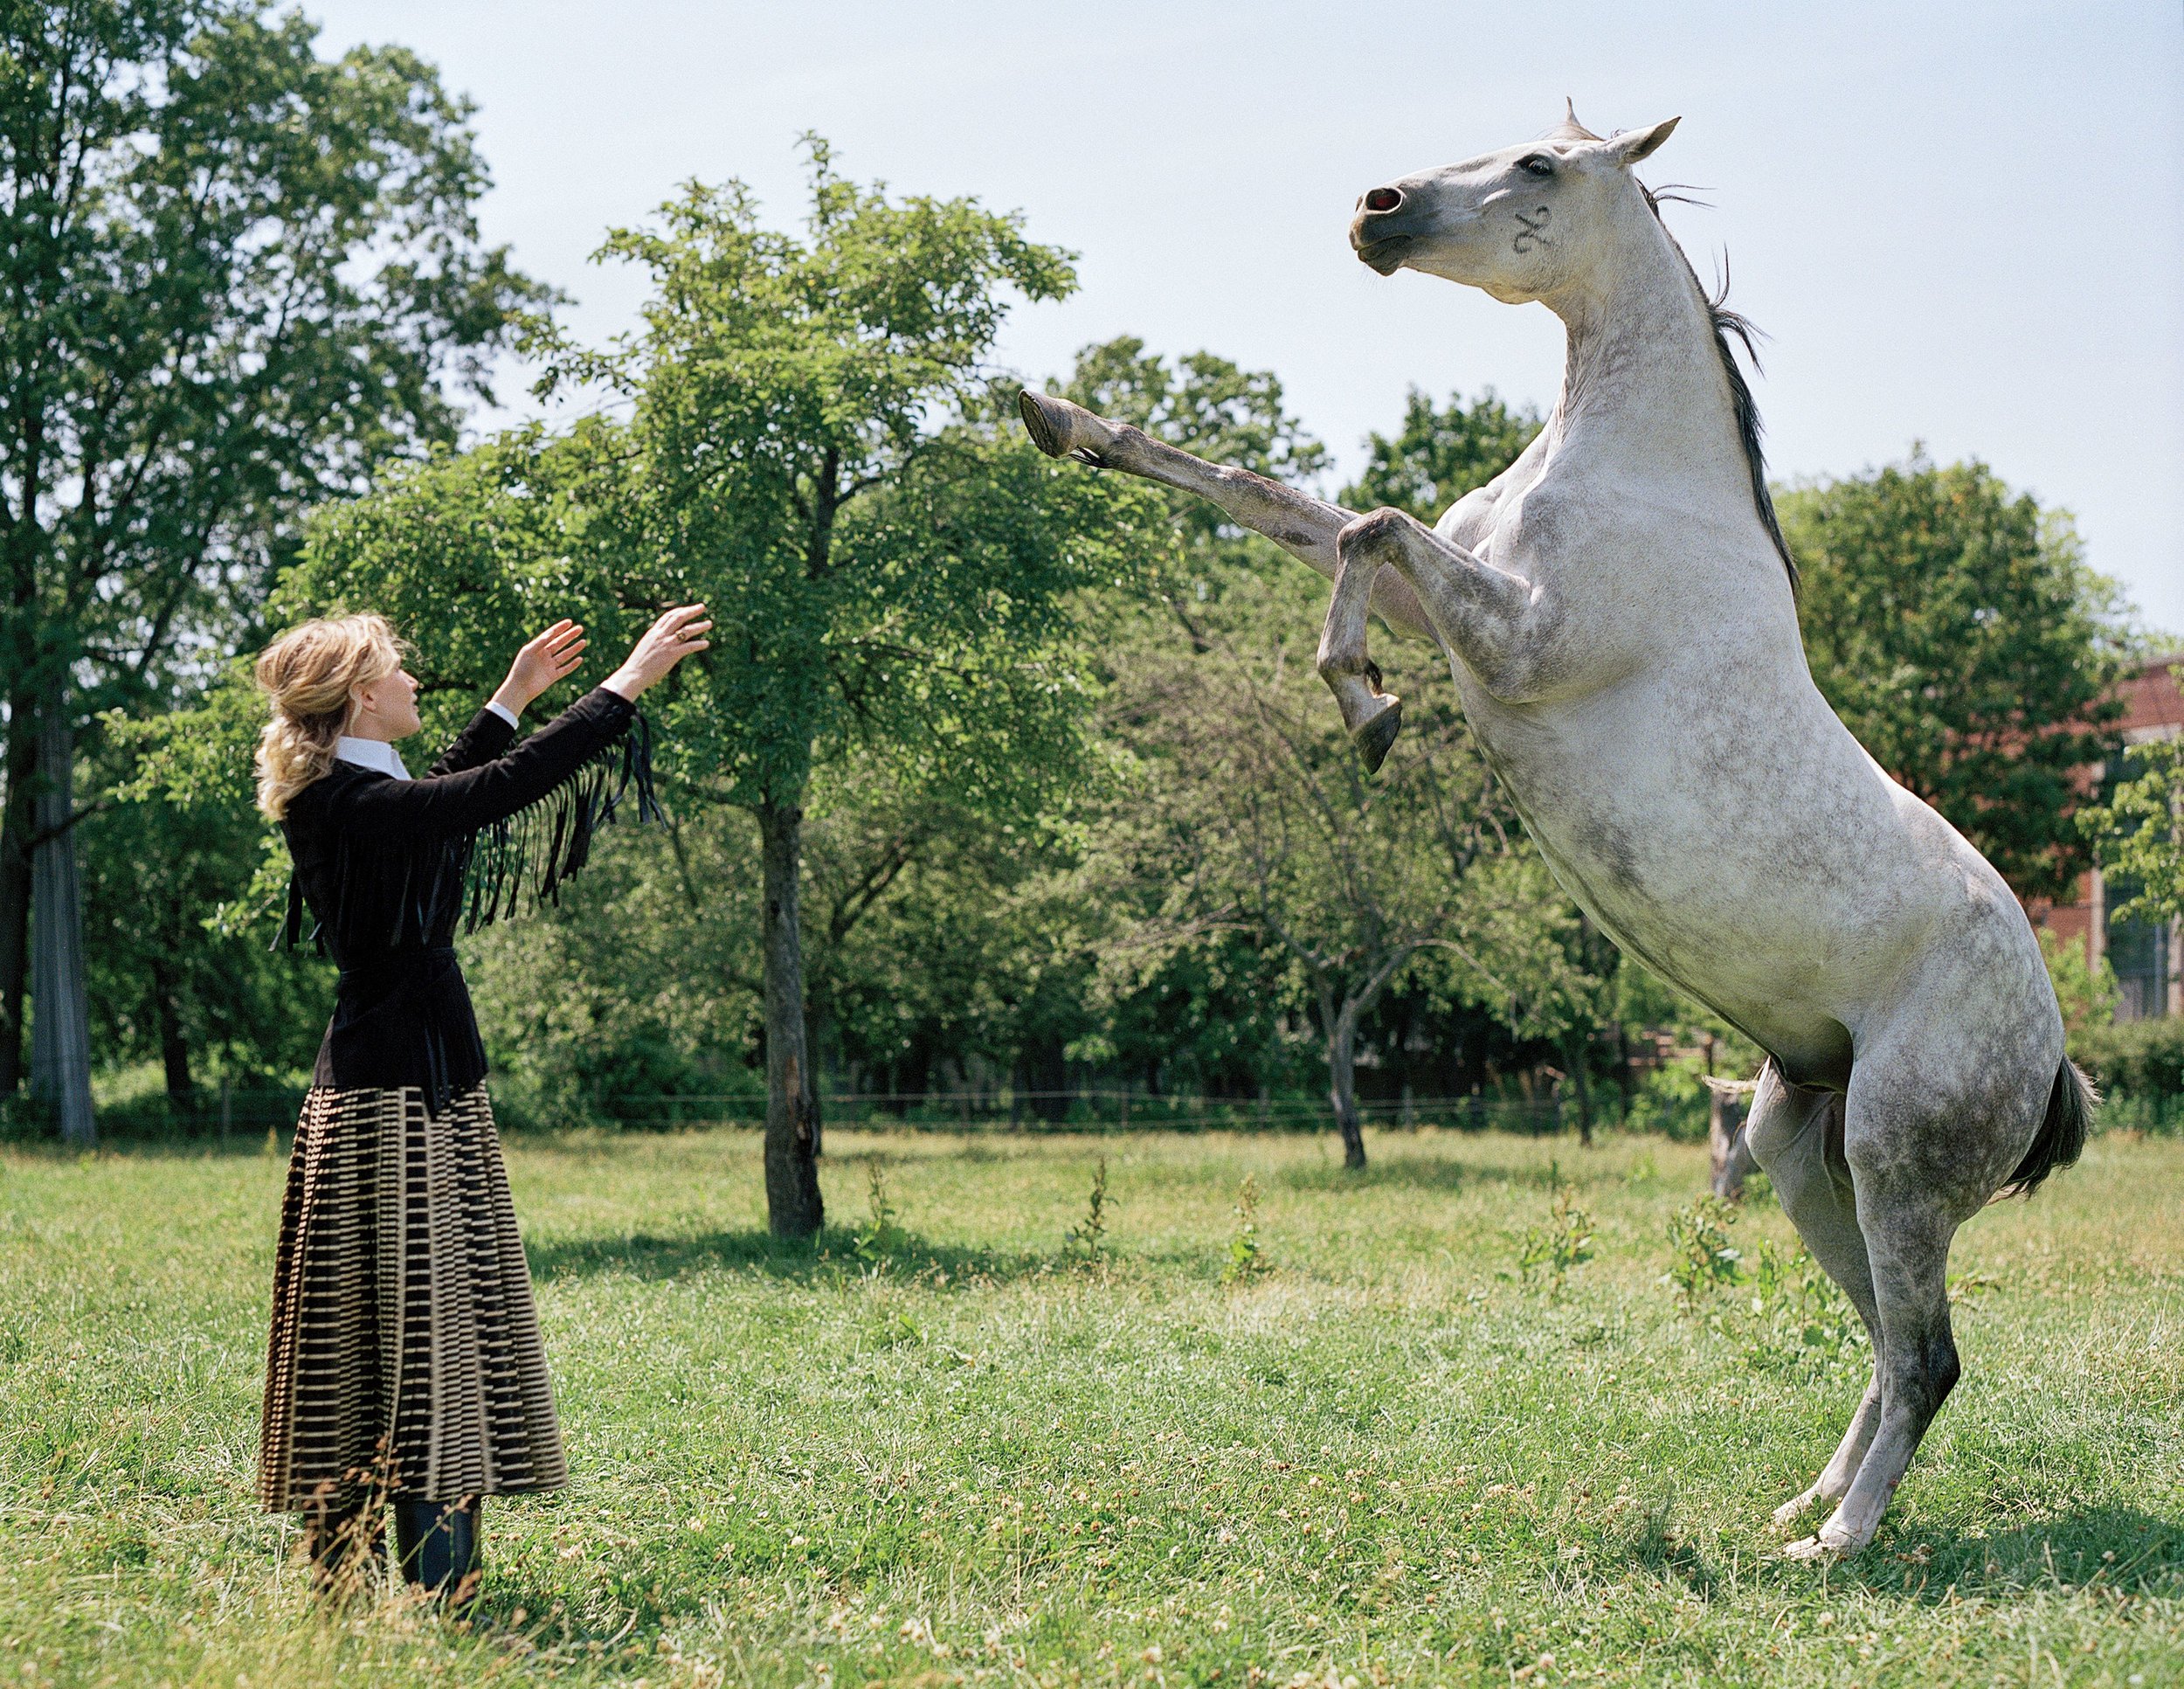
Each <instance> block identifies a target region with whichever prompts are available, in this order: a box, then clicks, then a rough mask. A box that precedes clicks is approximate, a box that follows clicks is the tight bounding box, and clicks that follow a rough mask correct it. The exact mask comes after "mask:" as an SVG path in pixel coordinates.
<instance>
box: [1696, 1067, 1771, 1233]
mask: <svg viewBox="0 0 2184 1689" xmlns="http://www.w3.org/2000/svg"><path fill="white" fill-rule="evenodd" d="M1758 1089H1759V1087H1758V1085H1756V1084H1755V1083H1753V1082H1752V1081H1751V1080H1749V1079H1716V1078H1712V1077H1711V1076H1710V1077H1709V1078H1708V1079H1707V1081H1706V1090H1707V1093H1708V1098H1707V1111H1706V1145H1707V1150H1708V1153H1709V1159H1710V1161H1711V1165H1712V1172H1713V1186H1714V1194H1715V1195H1717V1196H1718V1197H1720V1198H1721V1199H1722V1201H1724V1202H1741V1201H1744V1195H1745V1174H1746V1173H1750V1172H1751V1171H1752V1166H1753V1162H1752V1149H1751V1146H1749V1145H1747V1144H1746V1143H1745V1134H1744V1125H1745V1113H1746V1111H1748V1110H1749V1109H1750V1108H1751V1106H1752V1092H1753V1091H1755V1090H1758Z"/></svg>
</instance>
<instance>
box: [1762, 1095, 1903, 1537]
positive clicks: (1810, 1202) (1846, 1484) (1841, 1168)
mask: <svg viewBox="0 0 2184 1689" xmlns="http://www.w3.org/2000/svg"><path fill="white" fill-rule="evenodd" d="M1842 1125H1843V1098H1842V1093H1841V1092H1839V1091H1831V1090H1816V1089H1814V1088H1811V1087H1807V1086H1804V1085H1793V1084H1791V1083H1789V1082H1788V1081H1787V1080H1785V1079H1784V1078H1783V1077H1782V1076H1781V1073H1780V1070H1778V1069H1776V1067H1775V1066H1774V1064H1773V1063H1772V1062H1770V1063H1767V1066H1766V1070H1765V1071H1764V1072H1762V1073H1761V1074H1760V1076H1759V1090H1756V1091H1755V1092H1753V1093H1752V1115H1751V1118H1750V1120H1749V1122H1748V1123H1747V1124H1746V1125H1745V1142H1746V1144H1747V1145H1749V1146H1750V1148H1751V1151H1752V1159H1754V1160H1755V1161H1757V1162H1758V1163H1759V1166H1760V1167H1761V1168H1762V1169H1763V1170H1764V1171H1765V1172H1766V1175H1767V1178H1768V1180H1770V1181H1771V1182H1772V1183H1773V1186H1774V1191H1775V1194H1776V1195H1777V1196H1779V1197H1780V1199H1781V1201H1782V1207H1783V1208H1784V1210H1785V1211H1786V1212H1787V1214H1788V1215H1789V1216H1790V1222H1791V1224H1793V1225H1794V1226H1795V1227H1796V1228H1797V1235H1798V1236H1799V1237H1800V1238H1801V1239H1803V1240H1804V1243H1805V1247H1806V1248H1807V1249H1810V1250H1811V1251H1812V1253H1813V1259H1814V1260H1815V1261H1817V1262H1819V1263H1820V1264H1821V1270H1823V1271H1825V1272H1826V1273H1827V1275H1828V1277H1830V1278H1832V1279H1834V1280H1835V1283H1836V1284H1839V1285H1841V1286H1842V1292H1843V1294H1844V1295H1845V1296H1847V1297H1849V1298H1850V1305H1851V1306H1852V1307H1854V1308H1856V1310H1857V1311H1858V1317H1859V1319H1863V1321H1864V1322H1865V1328H1866V1333H1867V1335H1868V1336H1869V1337H1870V1338H1871V1339H1872V1345H1873V1353H1874V1355H1875V1357H1876V1370H1875V1373H1874V1375H1873V1377H1872V1379H1871V1380H1870V1381H1869V1382H1868V1383H1867V1385H1866V1387H1865V1394H1864V1395H1863V1396H1862V1397H1861V1398H1860V1399H1859V1402H1858V1406H1857V1409H1856V1411H1855V1412H1854V1413H1853V1414H1852V1415H1851V1416H1850V1424H1849V1429H1846V1430H1845V1431H1844V1432H1843V1434H1842V1443H1840V1444H1839V1445H1838V1446H1837V1448H1836V1450H1835V1455H1834V1457H1832V1458H1831V1459H1830V1460H1829V1461H1828V1464H1827V1465H1826V1466H1825V1467H1824V1468H1822V1469H1821V1474H1820V1476H1819V1477H1818V1478H1815V1479H1814V1481H1813V1484H1812V1485H1811V1487H1810V1488H1808V1489H1807V1490H1806V1491H1805V1492H1804V1493H1803V1494H1801V1495H1800V1496H1799V1497H1797V1498H1796V1499H1794V1500H1793V1501H1787V1502H1785V1503H1784V1504H1783V1505H1782V1506H1780V1507H1778V1508H1776V1509H1775V1512H1774V1519H1775V1523H1777V1524H1778V1525H1787V1524H1788V1523H1789V1522H1790V1521H1791V1520H1792V1519H1795V1518H1796V1517H1797V1516H1798V1515H1799V1514H1800V1513H1801V1512H1804V1511H1805V1509H1806V1508H1807V1507H1810V1506H1815V1505H1816V1504H1819V1503H1821V1502H1828V1501H1835V1500H1839V1499H1841V1498H1842V1496H1843V1495H1844V1494H1845V1493H1846V1492H1849V1488H1850V1484H1851V1480H1852V1479H1853V1478H1856V1476H1857V1474H1858V1467H1859V1464H1860V1463H1861V1462H1863V1460H1864V1458H1865V1453H1866V1450H1867V1449H1868V1448H1869V1447H1870V1445H1871V1443H1872V1442H1873V1434H1874V1432H1875V1430H1876V1429H1878V1427H1879V1424H1880V1419H1881V1381H1880V1374H1879V1371H1878V1357H1879V1354H1880V1348H1881V1337H1880V1333H1881V1327H1880V1319H1879V1315H1878V1313H1877V1312H1876V1305H1875V1299H1874V1292H1873V1276H1872V1270H1871V1267H1870V1263H1869V1259H1868V1256H1867V1253H1866V1240H1865V1234H1864V1232H1863V1230H1862V1229H1860V1227H1859V1225H1858V1212H1857V1200H1856V1194H1855V1193H1854V1191H1853V1188H1852V1185H1851V1179H1850V1168H1849V1163H1848V1162H1846V1161H1845V1160H1844V1159H1843V1151H1842Z"/></svg>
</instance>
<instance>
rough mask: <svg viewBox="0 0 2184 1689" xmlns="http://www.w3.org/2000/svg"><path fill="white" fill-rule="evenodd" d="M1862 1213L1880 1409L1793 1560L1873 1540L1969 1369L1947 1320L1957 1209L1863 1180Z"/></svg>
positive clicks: (1793, 1548) (1792, 1550) (1791, 1550)
mask: <svg viewBox="0 0 2184 1689" xmlns="http://www.w3.org/2000/svg"><path fill="white" fill-rule="evenodd" d="M1858 1217H1859V1220H1860V1222H1861V1223H1862V1224H1863V1228H1864V1229H1865V1233H1866V1237H1867V1248H1868V1251H1869V1255H1870V1259H1871V1262H1872V1266H1873V1290H1874V1297H1875V1300H1876V1304H1877V1305H1878V1307H1879V1311H1880V1317H1881V1341H1880V1344H1879V1347H1878V1361H1877V1367H1876V1371H1877V1374H1878V1381H1879V1383H1880V1386H1881V1410H1880V1414H1879V1416H1878V1423H1877V1424H1876V1426H1875V1428H1874V1431H1873V1437H1872V1444H1871V1446H1870V1448H1868V1449H1867V1450H1866V1451H1865V1458H1864V1459H1863V1460H1862V1461H1861V1462H1859V1464H1858V1471H1857V1476H1856V1478H1853V1479H1852V1480H1851V1484H1850V1488H1849V1491H1848V1492H1845V1494H1844V1496H1843V1498H1842V1502H1841V1504H1840V1505H1839V1506H1837V1507H1836V1509H1835V1514H1834V1517H1832V1518H1831V1519H1828V1522H1827V1523H1826V1524H1825V1525H1823V1526H1821V1527H1820V1530H1819V1532H1818V1533H1816V1534H1814V1535H1813V1536H1809V1537H1806V1538H1804V1539H1802V1540H1799V1541H1796V1542H1793V1543H1791V1544H1790V1545H1788V1547H1786V1548H1785V1549H1784V1550H1783V1552H1784V1553H1785V1554H1789V1555H1791V1556H1792V1557H1793V1558H1795V1559H1800V1560H1803V1559H1812V1558H1814V1557H1817V1556H1819V1555H1821V1554H1856V1552H1857V1551H1858V1550H1859V1549H1861V1548H1863V1547H1865V1546H1866V1544H1868V1543H1869V1542H1870V1541H1872V1540H1873V1533H1875V1532H1876V1531H1877V1530H1879V1529H1880V1526H1881V1516H1882V1514H1883V1513H1884V1512H1887V1511H1888V1504H1889V1502H1890V1499H1892V1498H1893V1497H1894V1495H1895V1494H1896V1486H1897V1485H1899V1484H1901V1483H1902V1482H1903V1481H1904V1471H1906V1470H1907V1469H1908V1468H1909V1467H1910V1465H1911V1456H1912V1455H1913V1454H1914V1453H1915V1452H1917V1450H1918V1444H1919V1441H1920V1439H1921V1438H1923V1437H1924V1436H1925V1435H1926V1428H1927V1427H1928V1426H1929V1425H1931V1424H1932V1423H1933V1419H1934V1416H1935V1415H1936V1414H1937V1413H1939V1412H1940V1411H1941V1404H1942V1402H1944V1401H1946V1399H1947V1397H1948V1395H1949V1392H1950V1390H1951V1389H1952V1388H1954V1387H1955V1385H1956V1381H1957V1378H1958V1375H1959V1373H1960V1372H1961V1370H1962V1368H1961V1367H1960V1366H1959V1362H1958V1360H1957V1346H1956V1341H1955V1339H1954V1338H1953V1337H1952V1334H1951V1333H1950V1329H1949V1289H1948V1275H1949V1244H1950V1241H1951V1240H1952V1238H1953V1237H1954V1236H1955V1235H1956V1229H1957V1225H1958V1220H1957V1217H1956V1216H1955V1215H1952V1214H1950V1213H1948V1212H1946V1210H1944V1209H1943V1208H1940V1207H1939V1205H1938V1204H1936V1203H1935V1202H1934V1201H1933V1200H1932V1196H1931V1195H1930V1194H1925V1193H1922V1192H1914V1191H1910V1190H1905V1189H1904V1188H1901V1187H1897V1186H1895V1185H1893V1184H1891V1183H1890V1182H1889V1181H1886V1180H1866V1179H1863V1178H1862V1179H1861V1180H1860V1181H1859V1189H1858Z"/></svg>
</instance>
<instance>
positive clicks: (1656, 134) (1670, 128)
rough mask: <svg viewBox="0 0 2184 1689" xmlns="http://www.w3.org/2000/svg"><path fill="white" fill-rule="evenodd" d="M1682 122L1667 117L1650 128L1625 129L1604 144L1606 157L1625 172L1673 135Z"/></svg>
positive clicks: (1678, 118) (1677, 118)
mask: <svg viewBox="0 0 2184 1689" xmlns="http://www.w3.org/2000/svg"><path fill="white" fill-rule="evenodd" d="M1682 121H1683V119H1682V118H1681V117H1669V118H1664V119H1663V120H1662V121H1660V122H1658V123H1655V125H1653V127H1652V128H1644V129H1625V130H1624V131H1623V132H1622V133H1621V135H1616V136H1615V137H1614V139H1613V140H1610V141H1608V142H1605V143H1604V145H1605V146H1606V149H1607V155H1608V156H1609V157H1611V158H1613V159H1614V161H1615V162H1616V163H1618V164H1621V166H1622V167H1623V168H1624V169H1625V170H1628V169H1629V168H1630V167H1631V166H1632V165H1633V164H1635V163H1637V162H1638V161H1639V160H1640V159H1641V158H1645V157H1647V156H1650V155H1651V154H1652V152H1653V151H1654V149H1655V148H1657V147H1658V146H1660V144H1661V143H1662V142H1663V141H1666V140H1667V139H1668V138H1669V136H1670V135H1674V134H1675V133H1676V125H1677V124H1679V123H1681V122H1682Z"/></svg>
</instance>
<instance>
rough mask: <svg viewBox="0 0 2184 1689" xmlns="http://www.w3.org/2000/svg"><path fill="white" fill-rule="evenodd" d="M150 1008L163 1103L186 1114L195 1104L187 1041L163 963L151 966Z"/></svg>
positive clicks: (171, 979)
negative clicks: (163, 1086)
mask: <svg viewBox="0 0 2184 1689" xmlns="http://www.w3.org/2000/svg"><path fill="white" fill-rule="evenodd" d="M152 1007H153V1010H154V1012H155V1013H156V1014H157V1015H158V1017H159V1060H160V1065H161V1066H162V1068H164V1069H166V1074H167V1101H168V1102H169V1104H172V1105H173V1106H174V1107H175V1108H176V1109H179V1110H182V1111H184V1112H188V1111H191V1110H194V1109H195V1108H196V1107H197V1083H196V1082H195V1081H194V1080H193V1079H191V1078H190V1042H189V1040H188V1039H186V1038H184V1037H183V1035H182V1005H181V1003H180V1002H179V1001H178V1000H176V992H175V978H174V974H173V973H172V972H171V971H170V970H169V967H168V966H167V964H166V963H165V962H163V961H157V962H154V963H153V964H152Z"/></svg>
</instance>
